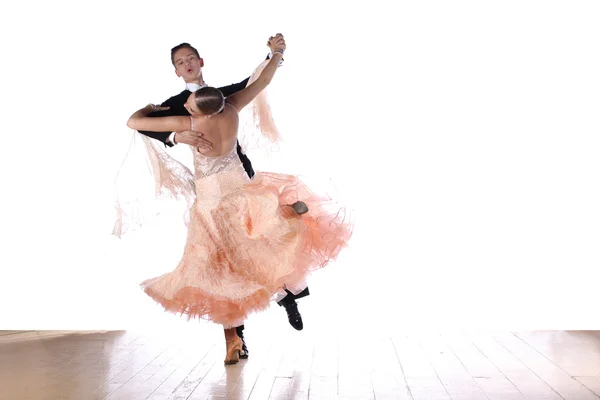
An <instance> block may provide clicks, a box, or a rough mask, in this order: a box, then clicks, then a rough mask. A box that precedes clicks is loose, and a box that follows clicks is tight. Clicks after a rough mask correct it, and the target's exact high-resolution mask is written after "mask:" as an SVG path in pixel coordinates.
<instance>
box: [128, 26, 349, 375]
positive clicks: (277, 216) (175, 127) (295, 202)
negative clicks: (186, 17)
mask: <svg viewBox="0 0 600 400" xmlns="http://www.w3.org/2000/svg"><path fill="white" fill-rule="evenodd" d="M267 45H268V47H269V48H270V50H271V54H270V55H269V56H268V57H267V60H265V61H264V62H263V63H262V64H261V65H260V66H259V68H257V69H256V70H255V71H254V73H253V74H252V76H250V77H249V78H247V79H245V80H244V81H242V82H240V83H238V84H234V85H230V86H226V87H222V88H215V87H211V86H208V85H206V83H205V82H204V79H203V76H202V67H203V65H204V60H203V59H202V58H201V57H200V55H199V54H198V52H197V50H196V49H194V48H193V47H192V46H191V45H189V44H187V43H183V44H181V45H179V46H177V47H175V48H173V49H172V51H171V61H172V63H173V65H174V67H175V72H176V74H177V75H178V76H179V77H182V78H183V79H184V81H185V82H186V90H184V91H183V92H181V93H180V94H178V95H176V96H174V97H171V98H170V99H168V100H167V101H165V102H164V103H163V104H161V105H148V106H146V107H144V108H141V109H140V110H138V111H136V112H135V113H134V114H133V115H132V116H131V117H130V118H129V120H128V122H127V126H128V127H129V128H132V129H134V130H137V131H138V132H140V133H142V134H144V135H146V136H147V137H151V138H154V139H157V140H159V141H162V142H163V143H165V145H167V146H172V145H175V144H177V143H182V144H185V145H188V146H189V148H190V149H191V151H192V152H193V164H194V171H193V176H192V177H191V178H190V179H189V180H188V182H187V183H186V182H185V181H184V180H181V183H179V184H178V183H177V182H179V181H177V182H176V183H175V184H174V183H173V182H175V181H176V180H171V182H170V185H171V186H175V185H177V184H178V185H179V186H178V187H174V188H173V190H175V191H179V192H185V191H188V192H190V191H193V193H192V195H193V196H194V197H193V199H194V200H193V205H192V206H191V208H190V209H189V221H188V224H187V228H188V231H187V241H186V244H185V248H184V251H183V256H182V257H181V260H180V261H179V264H178V265H177V267H176V268H175V269H174V270H173V271H172V272H169V273H166V274H164V275H162V276H158V277H155V278H152V279H148V280H146V281H144V282H143V283H142V285H141V286H142V288H143V290H144V291H145V293H146V294H148V295H149V296H150V297H151V298H152V299H154V300H155V301H156V302H158V303H159V304H161V305H162V306H163V307H164V308H165V309H166V310H168V311H171V312H174V313H182V314H186V315H187V316H188V317H189V318H194V317H197V318H205V319H209V320H211V321H213V322H214V323H217V324H221V325H223V328H224V332H225V340H226V357H225V364H234V363H237V362H238V360H239V358H240V357H241V358H245V357H247V356H248V349H247V347H246V346H245V343H244V341H243V329H244V321H245V320H246V318H247V317H248V316H249V314H251V313H252V312H257V311H261V310H264V309H266V308H267V307H268V306H269V304H270V302H271V301H276V302H277V303H278V304H279V305H281V306H283V307H285V309H286V311H287V314H288V320H289V322H290V324H291V325H292V326H293V327H294V328H296V329H298V330H300V329H302V319H301V316H300V313H299V312H298V308H297V303H296V300H297V299H299V298H302V297H304V296H306V295H308V294H309V292H308V287H307V285H306V278H307V276H308V275H309V274H310V272H311V271H314V270H316V269H319V268H322V267H324V266H325V265H326V264H327V263H328V262H329V261H330V260H333V259H335V258H336V256H337V255H338V254H339V252H340V250H341V249H342V248H344V247H345V246H346V244H347V241H348V240H349V238H350V236H351V234H352V227H351V222H350V221H349V220H348V219H347V218H346V217H345V213H344V212H343V209H342V208H340V207H339V206H338V207H337V208H335V209H331V207H330V206H331V205H330V204H329V202H328V200H329V199H328V198H327V197H325V196H319V195H318V194H315V193H313V192H312V191H311V189H310V188H309V187H308V186H306V185H305V184H304V183H303V182H302V181H300V180H299V179H298V178H297V177H296V176H293V175H285V174H278V173H272V172H257V173H255V172H254V170H253V169H252V164H251V163H250V160H249V159H248V157H247V156H246V155H245V154H244V153H243V152H242V149H241V146H240V144H239V142H238V133H239V131H240V129H241V122H240V117H239V113H240V111H241V110H243V109H244V108H246V107H252V108H253V111H254V115H255V116H256V117H257V119H258V121H257V124H258V127H259V128H260V131H261V132H262V133H263V134H264V135H267V136H270V137H271V138H273V137H274V136H276V128H275V126H274V124H273V120H272V118H271V114H270V108H269V106H268V104H267V103H266V97H265V96H264V94H265V93H264V89H265V88H266V87H267V86H268V85H269V84H270V82H271V80H272V79H273V77H274V75H275V74H276V72H277V69H278V66H279V65H280V64H281V62H282V60H283V54H284V52H285V50H286V44H285V39H284V37H283V35H281V34H277V35H275V36H272V37H270V38H269V40H268V43H267ZM165 154H166V153H165ZM155 159H156V160H157V161H156V162H158V163H159V164H160V167H161V168H164V169H168V168H170V164H169V163H168V162H167V161H165V157H163V156H161V157H156V158H155ZM171 168H172V167H171ZM161 171H162V169H161ZM188 183H189V184H188Z"/></svg>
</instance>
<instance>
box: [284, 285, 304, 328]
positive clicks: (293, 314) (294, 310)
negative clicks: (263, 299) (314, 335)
mask: <svg viewBox="0 0 600 400" xmlns="http://www.w3.org/2000/svg"><path fill="white" fill-rule="evenodd" d="M288 297H289V299H288ZM278 304H279V305H280V306H283V307H285V311H286V312H287V315H288V321H289V322H290V325H291V326H292V327H293V328H294V329H295V330H297V331H301V330H302V329H303V328H304V324H303V323H302V315H300V312H299V311H298V303H296V300H294V299H293V298H291V297H290V295H289V294H288V296H286V297H284V299H283V300H281V301H279V303H278Z"/></svg>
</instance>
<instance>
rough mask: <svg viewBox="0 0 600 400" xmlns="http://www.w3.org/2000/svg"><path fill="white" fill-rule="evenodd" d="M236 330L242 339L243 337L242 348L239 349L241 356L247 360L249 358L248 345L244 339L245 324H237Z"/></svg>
mask: <svg viewBox="0 0 600 400" xmlns="http://www.w3.org/2000/svg"><path fill="white" fill-rule="evenodd" d="M235 331H236V333H237V335H238V336H239V337H240V339H242V350H240V351H239V353H240V358H241V359H242V360H245V359H247V358H248V347H247V346H246V341H245V340H244V325H240V326H237V327H236V328H235Z"/></svg>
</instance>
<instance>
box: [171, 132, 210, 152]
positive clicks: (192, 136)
mask: <svg viewBox="0 0 600 400" xmlns="http://www.w3.org/2000/svg"><path fill="white" fill-rule="evenodd" d="M203 136H204V134H203V133H202V132H196V131H182V132H177V133H175V142H177V143H185V144H188V145H190V146H192V147H199V148H201V149H204V150H211V149H212V143H211V142H209V141H208V140H206V139H204V137H203Z"/></svg>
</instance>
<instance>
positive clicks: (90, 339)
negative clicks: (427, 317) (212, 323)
mask: <svg viewBox="0 0 600 400" xmlns="http://www.w3.org/2000/svg"><path fill="white" fill-rule="evenodd" d="M257 330H258V328H256V330H255V331H251V330H249V329H248V328H247V330H246V336H247V338H248V342H249V345H250V350H251V355H250V358H249V359H248V360H245V361H242V362H240V363H239V364H237V365H234V366H227V367H226V366H224V365H223V358H224V354H225V350H224V349H225V347H224V339H223V335H222V332H221V331H220V330H219V329H218V327H207V326H206V325H204V326H202V327H196V328H193V329H192V328H190V329H182V330H180V331H177V332H162V333H148V332H130V331H109V332H56V331H53V332H32V331H22V332H19V331H10V332H9V331H4V332H0V399H2V400H4V399H6V400H20V399H32V400H40V399H53V400H54V399H73V400H85V399H93V400H95V399H110V400H117V399H127V400H136V399H153V400H154V399H161V400H164V399H252V400H254V399H261V400H263V399H286V400H287V399H361V400H363V399H415V400H420V399H454V400H462V399H464V400H477V399H574V400H586V399H599V398H600V332H598V331H534V332H489V331H452V332H420V333H414V332H412V333H402V332H394V333H393V334H392V335H389V336H386V335H382V334H380V333H379V334H376V333H375V332H373V333H371V334H369V333H368V332H364V331H363V332H361V333H360V334H356V335H354V336H353V335H352V334H347V333H346V334H344V335H340V334H339V333H336V332H317V331H312V332H308V333H307V332H306V331H303V332H296V331H293V330H292V329H291V328H289V327H286V329H265V330H264V331H261V332H258V331H257Z"/></svg>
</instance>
